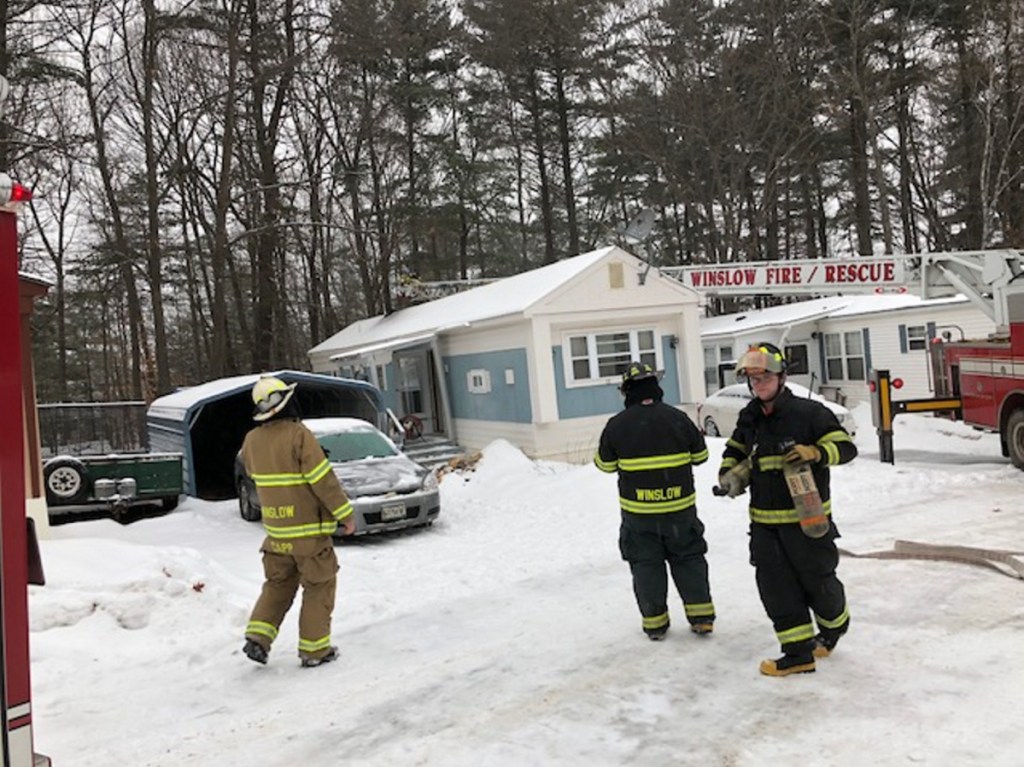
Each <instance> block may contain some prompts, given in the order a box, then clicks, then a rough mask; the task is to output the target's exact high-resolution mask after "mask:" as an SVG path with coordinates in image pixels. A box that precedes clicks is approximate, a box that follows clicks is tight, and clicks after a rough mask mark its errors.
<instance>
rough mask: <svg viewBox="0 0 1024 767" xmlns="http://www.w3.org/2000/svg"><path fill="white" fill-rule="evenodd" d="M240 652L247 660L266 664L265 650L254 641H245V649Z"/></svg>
mask: <svg viewBox="0 0 1024 767" xmlns="http://www.w3.org/2000/svg"><path fill="white" fill-rule="evenodd" d="M242 652H244V653H245V655H246V657H247V658H249V660H251V661H255V662H256V663H263V664H266V662H267V650H266V648H265V647H264V646H263V645H261V644H260V643H259V642H257V641H256V640H255V639H246V640H245V647H243V648H242Z"/></svg>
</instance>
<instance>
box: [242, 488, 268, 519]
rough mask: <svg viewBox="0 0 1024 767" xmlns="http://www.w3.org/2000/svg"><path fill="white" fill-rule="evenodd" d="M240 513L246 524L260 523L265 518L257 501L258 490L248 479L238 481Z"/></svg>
mask: <svg viewBox="0 0 1024 767" xmlns="http://www.w3.org/2000/svg"><path fill="white" fill-rule="evenodd" d="M238 511H239V513H240V514H241V515H242V519H244V520H245V521H246V522H258V521H259V520H260V518H261V517H262V516H263V509H262V508H260V504H259V501H258V500H257V499H256V488H255V487H253V485H252V482H250V481H249V480H246V479H240V480H238Z"/></svg>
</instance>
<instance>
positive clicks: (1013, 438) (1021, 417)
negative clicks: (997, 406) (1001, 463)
mask: <svg viewBox="0 0 1024 767" xmlns="http://www.w3.org/2000/svg"><path fill="white" fill-rule="evenodd" d="M1006 449H1007V452H1008V453H1009V456H1010V461H1011V462H1012V463H1013V465H1014V466H1016V467H1017V468H1018V469H1024V409H1020V410H1014V411H1013V412H1012V413H1010V417H1009V418H1008V419H1007V421H1006Z"/></svg>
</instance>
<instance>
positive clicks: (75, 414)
mask: <svg viewBox="0 0 1024 767" xmlns="http://www.w3.org/2000/svg"><path fill="white" fill-rule="evenodd" d="M145 423H146V403H144V402H116V403H83V404H77V403H76V404H70V403H58V404H52V405H40V406H39V427H40V428H39V431H40V441H41V448H42V454H43V487H44V488H45V490H46V504H47V507H48V508H49V511H50V516H51V517H57V516H64V515H67V514H74V513H76V512H83V511H89V510H95V509H96V508H98V507H107V508H109V509H110V510H111V511H112V512H114V513H115V514H117V513H120V512H123V511H126V510H127V509H129V508H132V507H134V506H142V505H159V506H161V507H162V508H163V510H164V511H170V510H171V509H173V508H175V507H176V506H177V505H178V498H179V496H180V495H181V493H182V482H183V474H182V455H181V453H172V452H165V453H152V452H148V451H147V447H148V446H147V444H146V427H145Z"/></svg>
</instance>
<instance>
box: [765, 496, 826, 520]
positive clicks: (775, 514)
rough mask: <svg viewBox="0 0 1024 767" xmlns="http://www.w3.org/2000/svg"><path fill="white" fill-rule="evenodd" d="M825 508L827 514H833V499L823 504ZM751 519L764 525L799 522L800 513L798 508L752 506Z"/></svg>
mask: <svg viewBox="0 0 1024 767" xmlns="http://www.w3.org/2000/svg"><path fill="white" fill-rule="evenodd" d="M822 506H823V507H824V509H825V516H830V515H831V514H832V499H831V498H830V499H829V500H827V501H825V503H823V504H822ZM750 521H751V522H760V523H761V524H764V525H784V524H787V523H789V522H799V521H800V515H799V514H797V511H796V509H759V508H757V507H756V506H751V507H750Z"/></svg>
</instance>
